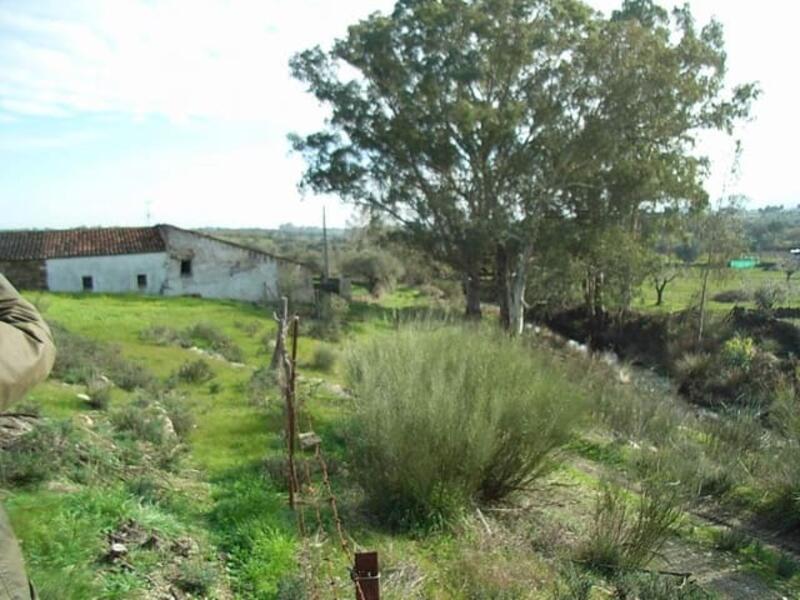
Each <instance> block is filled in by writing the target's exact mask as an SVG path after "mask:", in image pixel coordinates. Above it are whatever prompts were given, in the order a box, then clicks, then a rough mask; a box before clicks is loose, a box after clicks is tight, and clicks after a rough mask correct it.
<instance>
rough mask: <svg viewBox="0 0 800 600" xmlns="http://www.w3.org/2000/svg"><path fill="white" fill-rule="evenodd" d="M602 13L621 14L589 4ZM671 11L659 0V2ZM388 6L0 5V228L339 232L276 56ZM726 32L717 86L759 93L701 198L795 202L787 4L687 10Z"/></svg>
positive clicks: (791, 10)
mask: <svg viewBox="0 0 800 600" xmlns="http://www.w3.org/2000/svg"><path fill="white" fill-rule="evenodd" d="M590 4H592V5H593V6H594V7H596V8H598V9H599V10H603V11H605V12H608V11H610V10H612V9H613V8H615V7H616V6H617V5H618V4H619V2H617V1H611V0H592V1H591V2H590ZM662 4H663V5H664V6H667V7H670V6H673V5H674V4H675V2H673V1H662ZM392 5H393V2H392V1H390V0H252V1H251V0H0V229H19V228H65V227H76V226H96V225H104V226H110V225H119V226H123V225H126V226H134V225H145V224H155V223H171V224H174V225H178V226H182V227H205V226H217V227H266V228H271V227H277V226H279V225H281V224H283V223H288V222H291V223H294V224H297V225H319V224H320V222H321V213H322V207H323V205H324V206H325V207H326V209H327V214H328V223H329V224H330V225H333V226H337V227H341V226H345V225H347V224H348V223H353V222H354V221H355V220H356V219H357V217H356V216H355V215H353V213H352V211H351V209H350V208H349V207H347V206H346V205H343V204H342V203H340V202H339V201H338V199H336V198H335V197H318V196H314V195H312V194H307V195H306V196H305V197H302V196H301V193H300V192H299V191H298V190H297V182H298V181H299V179H300V177H301V174H302V170H303V161H302V159H301V158H300V157H299V156H296V155H293V154H291V153H290V149H289V145H288V142H287V140H286V136H287V134H288V133H290V132H297V133H301V134H302V133H310V132H312V131H315V130H317V129H319V128H320V127H321V126H322V124H323V122H324V118H325V114H326V112H325V109H324V108H323V107H321V106H319V105H318V104H317V102H316V100H315V99H314V98H313V97H311V95H310V94H308V93H306V91H305V90H304V88H303V86H302V85H301V84H300V83H298V82H296V81H294V80H293V79H292V78H291V77H290V75H289V69H288V61H289V58H290V57H291V56H292V55H293V54H294V53H295V52H298V51H301V50H303V49H305V48H308V47H311V46H314V45H316V44H320V45H321V46H323V47H328V46H329V45H330V44H331V43H332V41H333V40H334V39H336V38H338V37H341V36H343V35H344V33H345V32H346V28H347V26H348V25H349V24H351V23H354V22H356V21H358V20H359V19H361V18H364V17H366V16H367V15H369V14H370V13H372V12H375V11H382V12H388V11H389V10H390V9H391V7H392ZM691 6H692V9H693V12H694V14H695V16H696V17H697V19H698V21H699V22H700V23H704V22H706V21H707V20H708V19H710V18H711V17H712V16H715V17H716V18H717V19H719V20H720V21H721V22H722V24H723V25H724V27H725V32H726V47H727V50H728V60H729V81H730V82H732V83H739V82H746V81H757V82H759V84H760V86H761V89H762V91H763V94H762V97H761V98H760V99H759V101H758V102H757V103H756V104H755V106H754V110H753V114H754V119H753V120H752V121H751V122H749V123H747V124H745V125H744V126H742V127H740V128H739V130H738V131H737V132H736V137H738V138H740V139H741V140H742V142H743V147H744V153H743V155H742V157H741V161H740V164H739V169H738V174H736V175H731V167H732V166H733V143H732V142H731V141H730V140H729V139H726V138H724V137H722V136H714V137H709V138H707V139H705V140H704V142H703V147H702V149H703V151H705V152H707V153H708V154H709V156H710V157H711V158H712V161H713V170H712V175H711V177H710V178H709V181H708V184H707V187H708V191H709V193H710V194H711V197H712V198H716V197H719V196H721V195H723V194H726V195H727V194H742V195H745V196H747V197H748V198H750V201H751V206H754V207H758V206H765V205H774V204H783V205H786V206H795V205H797V204H800V178H798V177H797V175H796V173H795V170H796V169H797V165H796V163H797V160H796V156H797V152H796V150H795V148H796V144H797V141H798V139H800V125H799V124H798V123H800V119H798V116H797V108H796V104H797V99H798V97H800V94H799V93H798V92H800V78H798V77H796V73H795V68H794V67H793V66H792V65H793V63H794V61H795V60H796V58H797V57H800V36H797V34H796V32H795V28H796V23H797V22H798V17H800V3H797V2H795V1H794V0H762V1H761V2H758V3H755V2H744V1H732V0H694V1H693V2H691Z"/></svg>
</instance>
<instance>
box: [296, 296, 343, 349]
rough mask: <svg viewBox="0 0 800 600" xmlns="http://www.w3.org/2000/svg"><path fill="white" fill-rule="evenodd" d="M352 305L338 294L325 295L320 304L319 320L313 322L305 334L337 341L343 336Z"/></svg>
mask: <svg viewBox="0 0 800 600" xmlns="http://www.w3.org/2000/svg"><path fill="white" fill-rule="evenodd" d="M349 312H350V304H349V303H348V302H347V300H345V299H344V298H342V297H341V296H337V295H336V294H325V295H324V296H323V297H322V298H321V299H320V303H319V318H318V319H315V320H314V321H312V323H311V325H310V326H309V327H308V328H307V329H306V331H305V333H306V334H307V335H309V336H311V337H314V338H318V339H322V340H330V341H336V340H338V339H339V337H340V336H341V335H342V331H343V330H344V327H345V323H346V319H347V315H348V314H349Z"/></svg>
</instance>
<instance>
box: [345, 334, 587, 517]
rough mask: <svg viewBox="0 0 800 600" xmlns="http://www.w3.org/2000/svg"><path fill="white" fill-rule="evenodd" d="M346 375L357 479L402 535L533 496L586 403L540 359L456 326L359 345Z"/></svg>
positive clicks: (559, 369)
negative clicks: (487, 505) (520, 495)
mask: <svg viewBox="0 0 800 600" xmlns="http://www.w3.org/2000/svg"><path fill="white" fill-rule="evenodd" d="M348 372H349V384H350V387H351V389H352V390H353V392H354V394H355V397H356V404H355V406H354V413H353V416H352V423H351V432H350V434H349V435H348V439H349V440H350V442H351V448H350V449H351V460H352V463H353V465H354V469H353V472H354V473H355V474H356V477H357V479H358V480H359V482H360V484H361V485H362V487H363V488H364V490H365V492H366V494H367V496H368V498H369V500H370V502H371V503H372V504H373V505H374V506H375V507H376V508H377V509H378V510H379V512H380V514H381V515H382V516H383V517H384V518H385V519H388V520H389V521H390V522H394V523H404V524H406V525H408V524H413V523H416V522H420V521H422V522H427V523H431V522H437V521H440V520H442V519H447V518H449V517H451V516H453V514H455V513H457V512H458V511H460V510H461V509H462V508H463V507H465V506H466V505H467V503H469V502H470V501H472V500H480V499H482V500H494V499H499V498H502V497H504V496H506V495H508V494H509V493H511V492H513V491H515V490H518V489H521V488H524V487H526V486H527V485H528V484H529V483H530V482H531V481H533V480H534V479H535V478H536V477H538V476H539V475H541V473H542V472H543V471H544V469H545V468H546V467H547V466H548V464H549V463H548V459H549V457H550V456H551V454H552V452H553V451H554V450H555V449H556V448H558V447H559V446H561V445H562V444H564V443H565V442H566V441H567V440H568V438H569V435H570V430H571V429H572V428H573V427H574V426H575V425H576V424H577V419H578V416H579V415H580V412H581V409H582V407H583V401H584V399H585V397H586V392H585V390H583V389H581V388H580V387H578V386H577V385H575V384H574V383H572V381H571V378H570V376H569V375H568V374H567V373H566V372H565V369H564V366H563V365H561V364H559V363H558V362H556V361H555V360H553V359H551V358H550V357H549V356H548V355H546V354H545V353H542V352H537V351H532V350H530V349H527V348H526V347H524V346H522V345H521V344H518V343H515V342H514V341H512V340H509V339H506V338H503V337H501V336H499V335H496V334H494V333H492V332H487V331H481V330H473V329H464V328H458V327H443V328H440V329H438V330H426V329H424V328H421V327H409V328H406V329H403V330H401V331H399V332H398V333H396V334H395V335H394V336H392V337H391V338H381V339H376V340H373V341H371V342H367V343H365V344H362V345H360V346H358V347H356V348H355V349H354V351H353V352H351V354H350V356H349V360H348Z"/></svg>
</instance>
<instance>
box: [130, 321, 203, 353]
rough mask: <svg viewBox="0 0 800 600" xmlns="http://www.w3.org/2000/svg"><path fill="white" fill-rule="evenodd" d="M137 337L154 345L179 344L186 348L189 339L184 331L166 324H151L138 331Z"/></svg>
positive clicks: (189, 341) (189, 342) (189, 344)
mask: <svg viewBox="0 0 800 600" xmlns="http://www.w3.org/2000/svg"><path fill="white" fill-rule="evenodd" d="M139 339H140V340H141V341H143V342H146V343H148V344H155V345H156V346H181V347H182V348H188V347H189V346H191V345H192V344H191V340H190V338H189V336H188V335H186V333H184V332H181V331H178V330H177V329H174V328H172V327H167V326H166V325H151V326H150V327H147V328H146V329H143V330H141V331H140V332H139Z"/></svg>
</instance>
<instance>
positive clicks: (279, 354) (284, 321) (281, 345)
mask: <svg viewBox="0 0 800 600" xmlns="http://www.w3.org/2000/svg"><path fill="white" fill-rule="evenodd" d="M273 317H274V318H275V321H276V322H277V323H278V332H277V334H276V335H275V350H274V351H273V352H272V361H270V364H269V367H270V369H277V368H279V367H283V366H284V365H283V354H284V351H285V348H286V328H287V327H288V326H289V323H288V321H289V299H288V298H287V297H286V296H284V297H283V311H282V312H281V314H280V316H278V315H275V314H273Z"/></svg>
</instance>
